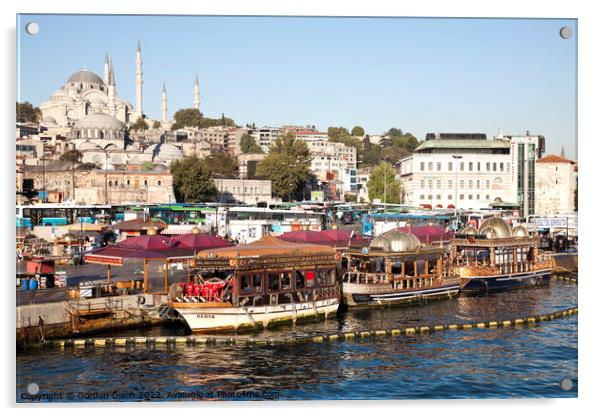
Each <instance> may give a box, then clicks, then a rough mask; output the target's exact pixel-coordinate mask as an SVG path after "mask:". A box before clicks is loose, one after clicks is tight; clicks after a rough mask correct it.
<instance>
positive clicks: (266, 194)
mask: <svg viewBox="0 0 602 416" xmlns="http://www.w3.org/2000/svg"><path fill="white" fill-rule="evenodd" d="M213 183H214V185H215V187H216V188H217V192H218V195H219V199H220V202H224V203H226V202H228V203H229V202H239V203H242V204H250V205H255V204H257V203H259V202H266V203H272V202H276V201H275V200H274V199H273V198H272V181H270V180H263V179H225V178H224V179H222V178H215V179H213Z"/></svg>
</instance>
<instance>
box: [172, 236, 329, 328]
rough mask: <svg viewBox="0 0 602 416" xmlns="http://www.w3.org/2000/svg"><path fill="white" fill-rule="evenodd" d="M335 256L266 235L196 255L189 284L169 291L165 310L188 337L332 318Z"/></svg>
mask: <svg viewBox="0 0 602 416" xmlns="http://www.w3.org/2000/svg"><path fill="white" fill-rule="evenodd" d="M338 257H339V256H338V255H337V253H336V250H335V249H334V248H332V247H328V246H324V245H314V244H300V243H291V242H286V241H282V240H278V239H277V238H275V237H272V236H270V235H267V236H264V237H263V238H262V239H260V240H257V241H254V242H252V243H250V244H245V245H239V246H236V247H225V248H219V249H212V250H205V251H201V252H199V253H198V254H197V255H196V256H195V258H194V260H193V261H192V264H191V267H193V268H194V270H195V271H196V273H197V276H196V277H195V281H194V282H188V283H182V284H179V285H177V284H176V285H172V287H171V288H170V302H169V305H170V307H171V308H172V309H173V310H175V311H177V312H178V313H179V315H181V316H182V318H183V319H184V320H185V321H186V323H187V324H188V326H189V327H190V329H191V330H192V331H193V332H214V331H235V330H240V329H254V328H264V327H267V326H268V325H269V324H275V323H280V322H287V321H292V322H296V321H298V320H303V319H307V318H312V317H319V316H325V318H327V317H328V316H329V315H331V314H335V313H336V311H337V309H338V307H339V290H338V286H337V282H336V267H337V263H338Z"/></svg>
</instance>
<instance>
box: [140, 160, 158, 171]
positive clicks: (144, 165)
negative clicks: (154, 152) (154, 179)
mask: <svg viewBox="0 0 602 416" xmlns="http://www.w3.org/2000/svg"><path fill="white" fill-rule="evenodd" d="M154 167H155V164H154V163H153V162H143V163H142V172H149V171H151V170H153V169H154Z"/></svg>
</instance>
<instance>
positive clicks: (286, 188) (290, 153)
mask: <svg viewBox="0 0 602 416" xmlns="http://www.w3.org/2000/svg"><path fill="white" fill-rule="evenodd" d="M310 163H311V155H310V153H309V148H308V147H307V144H306V143H305V142H304V141H301V140H296V139H295V136H294V135H293V134H292V133H287V134H286V135H284V136H283V137H279V138H277V139H276V141H275V142H274V144H273V145H272V146H271V147H270V151H269V153H268V155H267V156H266V158H265V159H263V160H262V161H261V162H260V163H259V164H258V165H257V171H256V175H257V176H263V177H265V178H268V179H270V180H271V181H272V193H273V194H274V195H277V196H279V197H281V198H282V199H287V200H289V201H290V200H291V199H292V195H293V193H294V192H295V191H296V190H298V189H299V188H301V187H302V186H303V184H305V182H306V181H307V179H308V178H309V174H310V172H309V165H310Z"/></svg>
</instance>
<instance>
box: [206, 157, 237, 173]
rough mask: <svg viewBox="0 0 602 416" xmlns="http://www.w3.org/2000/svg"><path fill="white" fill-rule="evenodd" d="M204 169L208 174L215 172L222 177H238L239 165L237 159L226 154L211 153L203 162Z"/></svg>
mask: <svg viewBox="0 0 602 416" xmlns="http://www.w3.org/2000/svg"><path fill="white" fill-rule="evenodd" d="M202 163H203V167H204V168H205V169H206V170H207V171H208V172H213V173H214V174H217V176H220V177H226V178H236V177H238V163H237V162H236V159H235V158H233V157H232V156H229V155H227V154H225V153H211V154H210V155H209V156H207V157H206V158H205V159H203V161H202Z"/></svg>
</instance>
